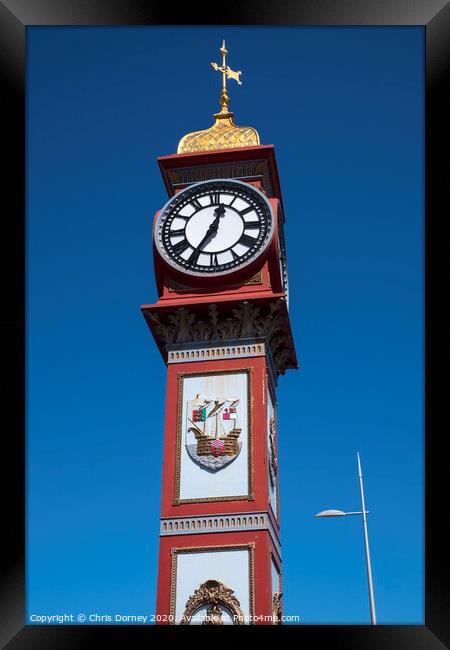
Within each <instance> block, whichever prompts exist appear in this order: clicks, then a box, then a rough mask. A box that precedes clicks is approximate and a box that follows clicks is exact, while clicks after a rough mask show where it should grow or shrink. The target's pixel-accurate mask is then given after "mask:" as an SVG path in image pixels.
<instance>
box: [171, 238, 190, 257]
mask: <svg viewBox="0 0 450 650" xmlns="http://www.w3.org/2000/svg"><path fill="white" fill-rule="evenodd" d="M189 245H190V244H189V242H188V240H187V239H182V240H181V241H179V242H177V243H176V244H175V245H174V246H172V252H173V254H174V255H181V254H182V253H184V251H185V250H186V249H187V248H189Z"/></svg>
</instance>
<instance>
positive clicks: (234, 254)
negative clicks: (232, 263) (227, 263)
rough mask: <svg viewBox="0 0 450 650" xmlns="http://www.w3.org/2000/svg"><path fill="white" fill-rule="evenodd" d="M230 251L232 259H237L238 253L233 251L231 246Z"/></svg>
mask: <svg viewBox="0 0 450 650" xmlns="http://www.w3.org/2000/svg"><path fill="white" fill-rule="evenodd" d="M230 251H231V254H232V256H233V259H234V260H238V259H239V255H238V254H237V253H235V252H234V250H233V249H232V248H230Z"/></svg>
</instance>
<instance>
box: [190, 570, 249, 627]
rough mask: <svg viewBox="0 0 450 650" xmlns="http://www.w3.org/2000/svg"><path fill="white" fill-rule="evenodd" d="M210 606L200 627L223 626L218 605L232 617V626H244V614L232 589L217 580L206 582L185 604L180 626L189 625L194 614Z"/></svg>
mask: <svg viewBox="0 0 450 650" xmlns="http://www.w3.org/2000/svg"><path fill="white" fill-rule="evenodd" d="M205 605H210V607H209V608H208V610H207V613H206V618H205V620H204V621H203V623H202V625H223V621H222V610H221V609H220V607H219V605H222V606H223V607H225V608H226V609H228V610H229V611H230V612H231V614H232V615H233V621H234V625H243V624H244V613H243V611H242V609H241V603H240V602H239V600H238V599H237V598H236V596H235V595H234V591H233V589H230V588H229V587H226V586H225V585H224V584H223V583H222V582H219V581H218V580H207V581H206V582H204V583H203V584H201V585H200V587H199V588H198V589H196V590H195V591H194V593H193V594H192V596H190V597H189V599H188V601H187V602H186V606H185V610H184V614H183V616H182V618H181V622H180V625H189V624H190V622H191V620H192V617H193V616H194V615H195V612H196V611H198V610H199V609H200V607H204V606H205Z"/></svg>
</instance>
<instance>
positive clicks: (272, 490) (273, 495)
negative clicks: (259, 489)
mask: <svg viewBox="0 0 450 650" xmlns="http://www.w3.org/2000/svg"><path fill="white" fill-rule="evenodd" d="M274 413H275V412H274V407H273V403H272V397H271V395H270V391H269V390H267V453H268V460H269V463H268V465H269V464H270V438H269V432H270V429H269V422H270V418H271V417H274ZM267 480H268V482H269V503H270V505H271V507H272V510H273V512H274V514H275V516H276V517H278V511H277V486H276V483H275V485H272V481H271V480H270V469H269V471H268V475H267ZM277 480H278V477H277Z"/></svg>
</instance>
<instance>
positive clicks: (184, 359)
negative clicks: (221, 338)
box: [167, 339, 266, 363]
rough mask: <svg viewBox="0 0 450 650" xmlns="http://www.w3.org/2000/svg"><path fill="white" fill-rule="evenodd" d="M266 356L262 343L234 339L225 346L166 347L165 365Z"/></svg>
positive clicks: (252, 340)
mask: <svg viewBox="0 0 450 650" xmlns="http://www.w3.org/2000/svg"><path fill="white" fill-rule="evenodd" d="M264 356H266V345H265V343H264V341H262V340H260V341H258V340H254V339H245V340H244V339H241V340H239V339H236V340H235V341H230V342H229V343H228V344H227V345H224V344H223V343H222V342H220V343H218V344H217V345H208V344H201V343H199V344H197V345H195V344H194V345H178V346H177V345H174V346H167V363H192V362H195V361H216V360H217V359H220V360H222V359H241V358H246V357H264Z"/></svg>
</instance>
